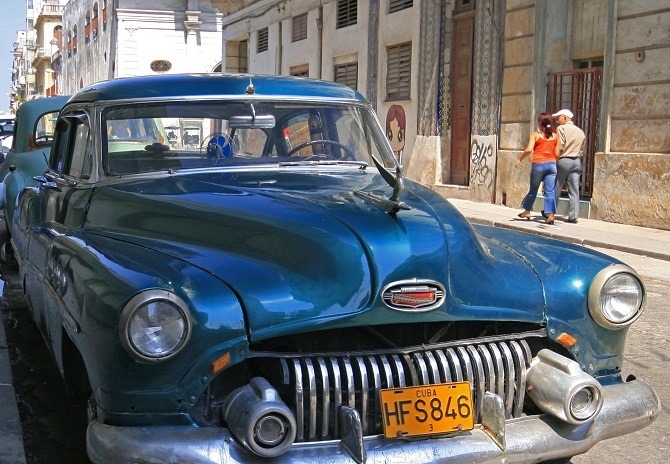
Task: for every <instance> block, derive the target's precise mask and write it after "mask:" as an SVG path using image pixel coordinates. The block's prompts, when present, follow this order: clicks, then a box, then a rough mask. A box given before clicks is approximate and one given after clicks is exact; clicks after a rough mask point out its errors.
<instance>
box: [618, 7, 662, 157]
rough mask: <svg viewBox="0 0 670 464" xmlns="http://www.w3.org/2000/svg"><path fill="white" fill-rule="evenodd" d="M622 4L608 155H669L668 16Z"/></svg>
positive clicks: (619, 13) (652, 8)
mask: <svg viewBox="0 0 670 464" xmlns="http://www.w3.org/2000/svg"><path fill="white" fill-rule="evenodd" d="M665 3H666V5H665V6H666V8H665V9H661V2H657V1H645V2H640V1H633V0H621V1H620V2H619V5H618V11H617V24H616V31H617V33H616V45H615V46H616V54H615V62H614V87H613V89H612V108H611V134H612V135H611V140H610V151H612V152H623V153H625V152H629V153H669V152H670V104H669V103H670V26H669V25H670V10H668V8H667V7H668V5H667V3H668V2H667V1H666V2H665Z"/></svg>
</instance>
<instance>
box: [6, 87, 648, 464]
mask: <svg viewBox="0 0 670 464" xmlns="http://www.w3.org/2000/svg"><path fill="white" fill-rule="evenodd" d="M133 127H134V128H135V129H132V128H133ZM187 127H188V128H189V130H190V131H191V132H193V133H195V132H196V131H197V134H198V140H193V139H191V138H190V137H189V139H188V140H185V139H186V137H185V136H182V137H178V136H177V137H174V136H173V137H170V136H168V134H167V133H166V132H165V129H164V128H170V131H172V132H174V133H175V134H177V133H179V134H184V133H185V128H187ZM118 128H121V129H122V130H120V131H118V135H111V134H112V132H113V131H114V130H115V129H118ZM12 235H13V244H14V248H15V254H16V257H17V261H18V263H19V269H20V273H21V277H22V278H21V281H22V282H23V284H24V290H25V293H26V296H27V299H28V302H29V304H30V308H31V311H32V313H33V317H34V318H35V321H36V322H37V326H38V327H39V328H40V330H41V331H42V333H43V335H44V338H45V340H47V341H48V345H49V348H50V349H51V352H52V353H53V355H54V358H55V360H56V362H57V364H58V367H59V369H60V371H61V372H62V374H63V377H64V379H65V382H66V385H67V387H68V389H69V390H70V391H71V392H73V393H78V394H82V395H86V396H88V395H90V408H89V410H90V425H89V427H88V433H87V446H88V454H89V456H90V458H91V460H92V461H93V462H95V463H115V464H118V463H130V462H189V463H211V462H216V463H224V462H225V463H230V462H238V463H241V462H245V463H246V462H277V460H281V462H359V463H360V462H400V461H402V462H416V463H419V462H494V461H495V462H540V461H548V460H559V461H563V462H567V461H568V459H569V457H570V456H573V455H576V454H580V453H584V452H586V451H587V450H588V449H589V448H590V447H591V446H593V445H594V444H596V443H597V442H599V441H601V440H602V439H604V438H609V437H616V436H618V435H622V434H625V433H629V432H633V431H636V430H639V429H641V428H643V427H645V426H646V425H648V424H650V423H651V422H652V421H653V420H654V418H655V417H656V415H657V414H658V413H659V411H660V403H659V400H658V397H657V395H656V394H655V392H654V390H653V389H652V388H651V387H650V386H649V385H648V384H647V383H645V382H644V381H643V380H641V379H635V378H629V379H623V378H622V376H621V370H622V364H623V353H624V345H625V339H626V334H627V332H628V327H629V326H630V324H631V323H633V322H634V321H635V320H636V319H637V318H638V317H639V316H640V314H641V313H642V310H643V307H644V301H645V290H644V285H643V283H642V281H641V280H640V277H639V276H638V275H637V274H636V273H635V271H634V270H633V269H631V268H630V267H628V266H626V265H624V264H623V263H621V262H619V261H617V260H615V259H613V258H611V257H608V256H606V255H603V254H600V253H597V252H595V251H591V250H587V249H584V248H580V247H577V246H574V245H570V244H566V243H561V242H558V241H555V240H550V239H546V238H541V237H538V236H531V235H526V234H522V233H518V232H513V231H510V230H504V229H498V228H493V227H484V226H479V227H473V226H471V225H470V224H469V223H468V222H467V221H466V220H465V219H464V218H463V217H462V216H461V215H460V214H459V213H458V211H457V210H456V209H455V208H454V207H453V206H452V205H451V204H450V203H449V202H448V201H447V200H445V199H444V198H442V197H440V196H439V195H437V194H436V193H435V192H433V191H431V190H430V189H428V188H425V187H423V186H421V185H419V184H418V183H415V182H413V181H411V180H408V179H405V178H403V176H402V174H401V170H400V168H399V166H398V165H397V164H396V160H395V157H394V156H393V152H392V150H391V147H390V145H389V143H388V140H387V139H386V137H385V135H384V132H383V130H382V128H381V126H380V124H379V122H378V120H377V118H376V116H375V114H374V111H373V110H372V108H371V106H370V104H369V103H368V102H367V101H366V100H365V99H364V98H363V97H362V96H361V95H360V94H359V93H357V92H355V91H353V90H351V89H349V88H347V87H344V86H341V85H338V84H334V83H329V82H322V81H314V80H309V79H301V78H289V77H276V76H275V77H264V76H247V75H237V76H225V75H189V76H183V75H164V76H156V77H138V78H129V79H118V80H114V81H110V82H106V83H98V84H95V85H93V86H91V87H88V88H85V89H82V90H81V91H79V92H78V93H77V94H76V95H74V96H73V97H72V99H71V100H70V101H69V102H68V103H67V104H66V105H65V106H64V108H63V110H62V111H61V113H60V116H59V118H58V122H57V125H56V131H55V141H54V146H53V149H52V151H51V157H50V161H49V166H48V169H47V171H46V173H45V174H44V175H43V176H42V178H40V179H39V185H38V186H35V187H26V188H25V189H23V190H22V192H21V194H20V196H19V200H18V210H17V213H16V218H15V220H14V221H13V222H12Z"/></svg>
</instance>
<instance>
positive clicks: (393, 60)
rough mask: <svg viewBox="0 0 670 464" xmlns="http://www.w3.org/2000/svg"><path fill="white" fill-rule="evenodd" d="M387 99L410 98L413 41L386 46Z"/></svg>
mask: <svg viewBox="0 0 670 464" xmlns="http://www.w3.org/2000/svg"><path fill="white" fill-rule="evenodd" d="M386 57H387V58H386V101H398V100H409V99H410V90H411V87H410V77H411V71H412V42H407V43H404V44H399V45H393V46H391V47H386Z"/></svg>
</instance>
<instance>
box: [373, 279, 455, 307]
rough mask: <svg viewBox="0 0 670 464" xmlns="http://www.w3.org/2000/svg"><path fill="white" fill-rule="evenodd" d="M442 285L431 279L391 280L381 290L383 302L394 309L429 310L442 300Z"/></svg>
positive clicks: (443, 292)
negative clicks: (391, 281)
mask: <svg viewBox="0 0 670 464" xmlns="http://www.w3.org/2000/svg"><path fill="white" fill-rule="evenodd" d="M444 296H445V291H444V287H443V286H442V285H441V284H440V283H438V282H435V281H432V280H407V281H402V282H393V283H392V284H390V285H387V286H386V288H385V289H384V291H383V292H382V300H383V301H384V304H385V305H386V306H388V307H389V308H391V309H395V310H396V311H407V312H423V311H430V310H433V309H435V308H437V307H438V306H440V305H442V303H443V302H444Z"/></svg>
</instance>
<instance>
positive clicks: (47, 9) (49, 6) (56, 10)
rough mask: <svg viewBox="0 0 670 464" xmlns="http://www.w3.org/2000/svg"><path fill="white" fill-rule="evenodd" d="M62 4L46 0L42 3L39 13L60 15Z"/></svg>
mask: <svg viewBox="0 0 670 464" xmlns="http://www.w3.org/2000/svg"><path fill="white" fill-rule="evenodd" d="M63 7H64V5H59V4H58V2H57V1H56V2H53V3H50V2H46V3H44V4H43V5H42V10H41V11H40V16H41V15H62V14H63Z"/></svg>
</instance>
